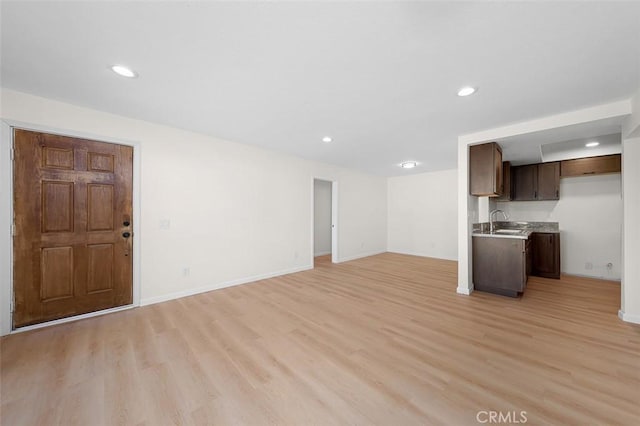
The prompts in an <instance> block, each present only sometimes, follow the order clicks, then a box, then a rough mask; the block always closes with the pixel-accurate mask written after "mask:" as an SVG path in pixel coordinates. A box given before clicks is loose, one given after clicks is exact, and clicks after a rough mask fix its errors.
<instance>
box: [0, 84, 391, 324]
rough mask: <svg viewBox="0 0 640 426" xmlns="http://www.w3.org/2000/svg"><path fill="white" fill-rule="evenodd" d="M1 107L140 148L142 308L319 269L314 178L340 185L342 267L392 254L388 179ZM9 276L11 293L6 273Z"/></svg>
mask: <svg viewBox="0 0 640 426" xmlns="http://www.w3.org/2000/svg"><path fill="white" fill-rule="evenodd" d="M1 101H2V111H1V114H2V118H3V119H5V120H13V121H20V122H24V123H30V124H36V125H40V126H47V127H52V128H56V129H60V130H62V131H69V132H81V133H87V134H91V135H95V136H96V137H97V138H105V139H121V140H133V141H139V143H140V145H141V158H142V161H141V168H142V176H141V193H142V195H141V206H142V207H141V214H142V220H141V223H139V224H134V226H135V230H136V234H135V235H136V236H137V238H138V239H139V241H141V249H142V255H141V258H140V262H141V276H142V287H141V299H142V303H152V302H156V301H160V300H165V299H169V298H172V297H176V296H180V295H186V294H190V293H194V292H198V291H203V290H206V289H213V288H218V287H223V286H226V285H229V284H233V283H238V282H242V281H247V280H251V279H254V278H259V277H264V276H269V275H274V274H280V273H287V272H292V271H297V270H302V269H307V268H310V267H311V265H312V258H311V256H312V245H311V244H312V242H311V239H312V222H311V214H312V212H311V208H312V204H313V202H312V200H313V199H312V197H313V194H312V187H311V185H310V184H309V183H310V181H311V179H312V178H313V176H326V177H327V178H329V179H332V180H335V181H337V182H338V184H339V188H340V189H339V193H338V197H339V200H338V208H339V211H338V240H339V241H338V242H339V245H338V252H339V258H338V261H344V260H349V259H353V258H357V257H362V256H366V255H369V254H374V253H379V252H384V251H386V245H387V241H386V239H387V230H386V226H387V203H386V196H387V188H386V178H383V177H377V176H371V175H366V174H363V173H358V172H354V171H350V170H347V169H343V168H338V167H333V166H328V165H324V164H319V163H314V162H310V161H305V160H301V159H298V158H295V157H291V156H286V155H282V154H278V153H275V152H271V151H267V150H263V149H259V148H256V147H252V146H248V145H242V144H237V143H232V142H225V141H222V140H219V139H216V138H213V137H209V136H205V135H202V134H197V133H193V132H188V131H184V130H179V129H176V128H171V127H167V126H162V125H158V124H153V123H149V122H143V121H139V120H133V119H129V118H125V117H121V116H116V115H112V114H107V113H103V112H100V111H95V110H91V109H87V108H82V107H78V106H73V105H70V104H66V103H62V102H57V101H52V100H48V99H44V98H40V97H36V96H31V95H27V94H23V93H19V92H15V91H11V90H3V91H2V92H1ZM6 142H7V141H6V138H4V139H3V141H2V144H3V145H2V147H3V150H4V149H5V148H6ZM0 160H4V162H3V163H2V164H1V165H0V170H3V169H4V168H5V167H6V166H7V165H8V161H7V158H6V156H5V155H3V156H2V157H0ZM3 179H5V177H4V176H3ZM0 196H1V197H2V199H0V211H2V212H3V214H5V213H6V210H7V209H6V207H7V205H8V194H7V193H6V192H2V193H0ZM163 220H170V228H169V229H166V230H165V229H160V223H161V221H163ZM3 231H4V230H3ZM8 245H10V241H8V235H7V234H6V233H4V232H3V233H0V246H1V247H7V246H8ZM3 256H4V254H3ZM5 262H6V259H3V267H5V265H6V263H5ZM185 267H187V268H189V269H190V274H189V275H188V276H183V268H185ZM3 269H4V268H3ZM0 277H1V279H2V280H3V281H2V282H1V283H0V284H1V285H0V288H4V289H6V288H8V286H9V285H10V283H9V282H8V277H7V274H6V270H3V271H1V272H0ZM2 309H6V307H5V306H4V305H3V306H2ZM0 316H1V315H0ZM3 318H5V317H4V316H3ZM2 325H4V327H5V329H6V327H7V324H2Z"/></svg>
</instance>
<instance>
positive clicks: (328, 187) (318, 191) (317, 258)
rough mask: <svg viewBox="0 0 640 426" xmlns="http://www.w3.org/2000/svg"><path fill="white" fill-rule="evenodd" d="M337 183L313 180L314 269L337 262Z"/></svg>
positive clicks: (312, 248)
mask: <svg viewBox="0 0 640 426" xmlns="http://www.w3.org/2000/svg"><path fill="white" fill-rule="evenodd" d="M337 185H338V184H337V182H333V181H329V180H324V179H316V178H314V179H313V238H312V247H311V250H312V258H313V264H314V267H315V265H316V263H317V264H322V263H335V262H337V246H338V245H337V226H336V225H337V211H338V209H337Z"/></svg>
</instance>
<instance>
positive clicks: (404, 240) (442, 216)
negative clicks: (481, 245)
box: [387, 169, 458, 260]
mask: <svg viewBox="0 0 640 426" xmlns="http://www.w3.org/2000/svg"><path fill="white" fill-rule="evenodd" d="M457 178H458V175H457V170H455V169H453V170H445V171H438V172H431V173H421V174H416V175H409V176H399V177H391V178H389V179H388V181H387V183H388V191H387V205H388V209H389V210H388V211H389V213H388V217H389V222H388V223H389V224H388V231H387V232H388V236H387V241H388V251H391V252H395V253H405V254H412V255H417V256H428V257H435V258H439V259H449V260H456V259H457V253H458V246H457V241H458V240H457V234H458V229H457V226H456V223H457V210H458V204H457Z"/></svg>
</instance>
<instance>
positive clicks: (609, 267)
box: [607, 262, 613, 271]
mask: <svg viewBox="0 0 640 426" xmlns="http://www.w3.org/2000/svg"><path fill="white" fill-rule="evenodd" d="M612 269H613V263H611V262H609V263H607V270H608V271H611V270H612Z"/></svg>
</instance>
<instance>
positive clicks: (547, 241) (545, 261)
mask: <svg viewBox="0 0 640 426" xmlns="http://www.w3.org/2000/svg"><path fill="white" fill-rule="evenodd" d="M529 238H530V239H531V251H532V256H531V257H532V259H531V260H532V265H531V269H532V271H531V275H535V276H538V277H545V278H560V234H559V233H553V232H534V233H533V234H531V236H530V237H529Z"/></svg>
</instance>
